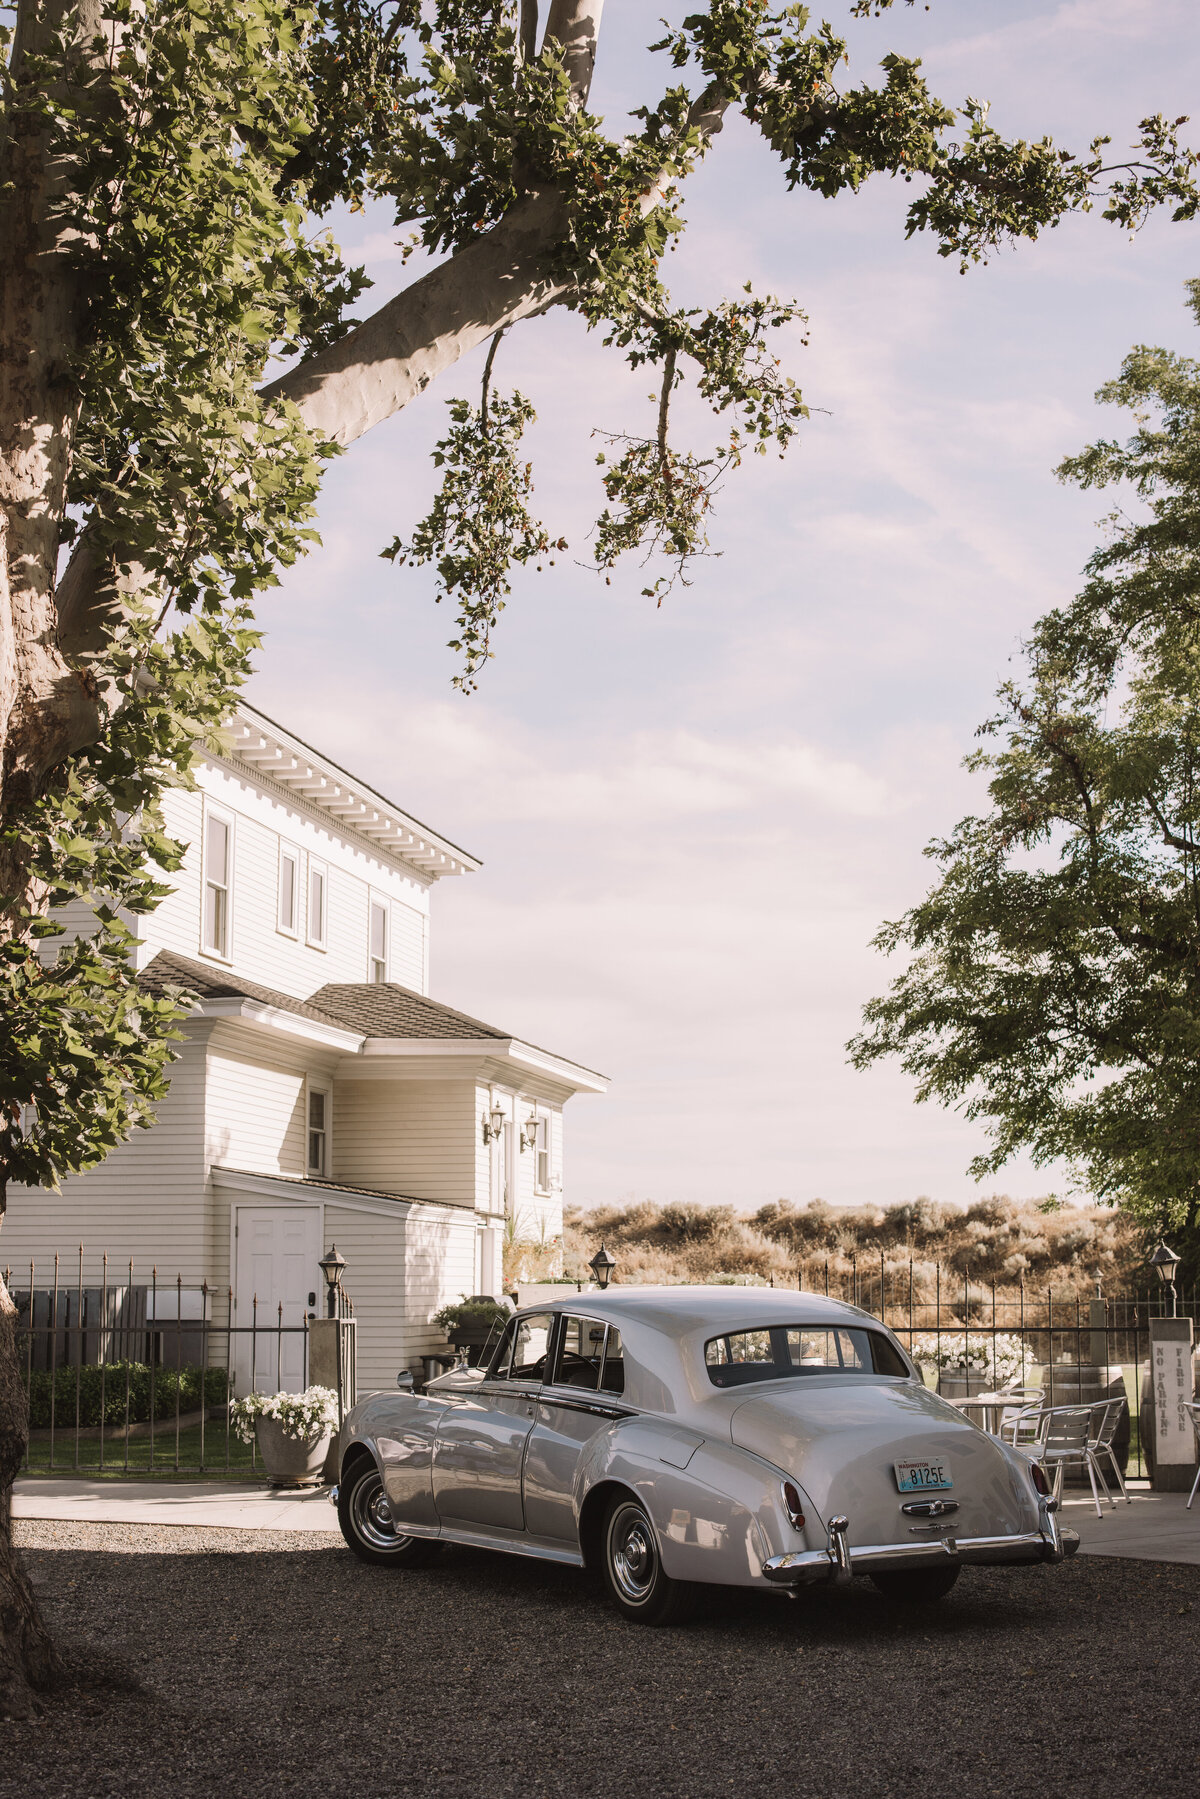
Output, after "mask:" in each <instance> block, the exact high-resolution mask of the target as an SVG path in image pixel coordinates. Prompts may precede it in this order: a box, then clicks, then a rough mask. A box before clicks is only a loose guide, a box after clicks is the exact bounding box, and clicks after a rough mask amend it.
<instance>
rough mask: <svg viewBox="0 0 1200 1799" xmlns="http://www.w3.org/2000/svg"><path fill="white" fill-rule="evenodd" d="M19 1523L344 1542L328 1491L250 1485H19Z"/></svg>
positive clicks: (47, 1482)
mask: <svg viewBox="0 0 1200 1799" xmlns="http://www.w3.org/2000/svg"><path fill="white" fill-rule="evenodd" d="M13 1517H14V1518H58V1519H64V1520H67V1521H69V1522H70V1523H73V1524H201V1525H209V1526H211V1525H224V1526H227V1527H228V1528H229V1529H232V1530H320V1531H331V1532H332V1533H333V1534H334V1535H335V1536H336V1535H339V1534H340V1533H339V1531H338V1521H337V1513H336V1512H335V1511H334V1509H333V1507H332V1506H331V1505H330V1503H329V1488H328V1487H315V1488H313V1489H312V1490H311V1491H301V1490H298V1489H296V1488H291V1489H279V1490H276V1489H274V1488H272V1487H258V1486H253V1485H252V1484H251V1483H250V1482H249V1481H199V1480H189V1481H161V1480H156V1481H148V1480H35V1479H33V1478H31V1477H30V1478H25V1479H22V1480H18V1481H17V1482H16V1483H15V1485H14V1487H13Z"/></svg>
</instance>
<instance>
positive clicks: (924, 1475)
mask: <svg viewBox="0 0 1200 1799" xmlns="http://www.w3.org/2000/svg"><path fill="white" fill-rule="evenodd" d="M892 1467H893V1468H894V1469H895V1471H896V1485H897V1486H898V1487H899V1489H900V1491H901V1492H902V1493H936V1492H938V1491H940V1490H942V1489H944V1488H946V1487H952V1486H953V1485H954V1482H953V1480H952V1479H951V1478H950V1464H949V1462H893V1463H892Z"/></svg>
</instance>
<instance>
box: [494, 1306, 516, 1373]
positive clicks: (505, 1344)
mask: <svg viewBox="0 0 1200 1799" xmlns="http://www.w3.org/2000/svg"><path fill="white" fill-rule="evenodd" d="M516 1335H517V1321H516V1319H515V1318H512V1319H510V1320H509V1322H508V1323H507V1324H506V1325H505V1327H504V1335H503V1336H502V1337H501V1339H500V1347H499V1348H498V1349H497V1351H496V1353H495V1355H494V1356H493V1357H492V1360H491V1363H490V1364H489V1367H488V1379H489V1380H507V1379H508V1374H509V1369H510V1368H511V1367H512V1352H513V1343H514V1342H515V1340H516Z"/></svg>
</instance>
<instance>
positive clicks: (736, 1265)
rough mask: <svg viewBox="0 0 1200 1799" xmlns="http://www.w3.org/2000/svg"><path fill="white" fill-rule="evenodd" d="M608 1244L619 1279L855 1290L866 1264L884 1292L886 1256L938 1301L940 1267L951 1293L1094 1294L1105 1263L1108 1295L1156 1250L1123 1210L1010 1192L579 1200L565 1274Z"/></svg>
mask: <svg viewBox="0 0 1200 1799" xmlns="http://www.w3.org/2000/svg"><path fill="white" fill-rule="evenodd" d="M602 1241H603V1242H604V1243H606V1244H607V1246H608V1248H609V1250H610V1252H611V1253H612V1254H613V1255H614V1256H615V1257H616V1258H617V1264H618V1267H617V1276H616V1278H617V1279H618V1280H620V1281H638V1282H667V1283H674V1282H679V1281H745V1280H747V1279H749V1280H751V1281H755V1282H757V1281H761V1282H762V1283H763V1285H766V1284H767V1283H769V1282H774V1283H775V1284H776V1285H778V1286H794V1285H795V1284H796V1281H797V1278H798V1277H799V1276H802V1277H803V1284H804V1286H805V1287H806V1288H808V1289H809V1290H810V1291H811V1290H813V1289H819V1290H822V1291H823V1290H824V1288H825V1285H826V1275H827V1274H828V1286H829V1291H830V1292H832V1293H837V1294H844V1293H848V1292H849V1289H850V1287H851V1285H852V1282H853V1279H854V1271H855V1267H856V1265H857V1268H858V1273H859V1278H860V1281H863V1282H869V1283H870V1284H871V1286H872V1287H873V1288H874V1290H875V1291H876V1292H877V1291H878V1284H877V1283H878V1280H879V1272H880V1257H881V1255H882V1258H883V1264H884V1273H885V1279H886V1281H887V1283H888V1289H889V1292H891V1291H892V1290H893V1284H894V1283H899V1284H902V1285H903V1287H904V1289H905V1290H907V1286H908V1280H909V1266H910V1263H911V1267H912V1282H913V1297H914V1299H915V1300H916V1302H917V1303H919V1304H929V1303H930V1302H931V1301H932V1300H933V1298H934V1294H935V1291H936V1289H937V1285H938V1265H939V1264H940V1266H941V1283H942V1289H943V1292H945V1291H946V1288H947V1285H948V1283H959V1284H961V1282H962V1281H963V1280H964V1279H966V1280H968V1281H969V1282H970V1283H971V1286H972V1288H974V1287H976V1286H985V1287H986V1286H990V1285H991V1283H993V1282H994V1283H995V1284H996V1286H997V1287H998V1288H1002V1289H1009V1288H1013V1289H1015V1288H1018V1287H1020V1286H1021V1285H1022V1284H1023V1285H1024V1287H1025V1288H1026V1290H1027V1291H1028V1290H1029V1289H1031V1288H1032V1289H1041V1290H1042V1291H1043V1292H1044V1291H1045V1289H1046V1288H1047V1287H1052V1288H1053V1290H1054V1292H1055V1294H1058V1293H1063V1294H1071V1293H1076V1294H1079V1295H1080V1296H1083V1295H1085V1294H1087V1293H1091V1292H1094V1291H1095V1279H1096V1271H1097V1270H1099V1273H1100V1278H1101V1280H1102V1281H1103V1284H1104V1287H1105V1289H1106V1290H1107V1291H1109V1292H1122V1291H1129V1290H1131V1289H1132V1288H1133V1287H1135V1286H1137V1287H1141V1286H1143V1285H1144V1284H1145V1281H1144V1276H1143V1275H1142V1273H1141V1269H1142V1264H1143V1257H1144V1254H1145V1247H1144V1243H1143V1239H1142V1236H1141V1233H1140V1231H1139V1229H1138V1227H1137V1226H1136V1225H1134V1224H1133V1223H1132V1222H1131V1221H1130V1220H1129V1219H1127V1218H1125V1217H1124V1216H1123V1215H1122V1214H1120V1213H1116V1212H1107V1211H1095V1210H1092V1209H1091V1208H1088V1209H1086V1210H1085V1209H1083V1208H1077V1207H1072V1206H1065V1205H1064V1206H1060V1205H1059V1204H1058V1203H1057V1202H1056V1201H1053V1200H1050V1201H1043V1202H1042V1204H1041V1205H1040V1206H1039V1205H1037V1204H1030V1203H1028V1202H1027V1203H1024V1204H1018V1203H1017V1202H1015V1201H1013V1200H1010V1199H1006V1198H1004V1197H1002V1196H995V1197H992V1198H988V1199H980V1200H977V1201H976V1202H975V1204H974V1205H972V1206H970V1207H968V1208H967V1209H966V1210H965V1211H959V1210H957V1209H956V1208H954V1207H951V1206H945V1205H940V1204H938V1203H937V1202H936V1201H934V1200H930V1199H916V1200H913V1201H911V1202H910V1203H908V1204H906V1205H896V1206H881V1207H878V1208H871V1209H869V1210H857V1211H847V1210H845V1209H843V1208H841V1207H835V1206H830V1205H826V1204H825V1203H824V1202H823V1201H822V1200H819V1199H816V1200H813V1201H812V1202H811V1204H809V1205H806V1206H797V1205H793V1204H791V1203H790V1202H789V1201H787V1200H779V1201H777V1202H774V1203H772V1204H771V1205H766V1206H763V1207H761V1208H760V1210H759V1211H757V1212H754V1213H739V1212H736V1211H735V1210H734V1209H733V1207H732V1206H703V1205H689V1204H673V1205H655V1204H653V1203H652V1202H651V1201H648V1200H647V1201H642V1202H639V1203H637V1204H634V1205H626V1206H598V1207H595V1208H594V1209H593V1210H591V1211H588V1212H583V1211H580V1210H579V1209H578V1208H572V1209H570V1210H569V1211H568V1213H567V1215H566V1221H565V1232H564V1238H563V1266H564V1273H565V1274H566V1275H568V1276H570V1277H572V1278H575V1279H579V1278H586V1272H587V1262H588V1260H589V1259H590V1257H591V1256H593V1255H594V1254H595V1252H596V1250H597V1249H598V1248H599V1246H600V1243H601V1242H602Z"/></svg>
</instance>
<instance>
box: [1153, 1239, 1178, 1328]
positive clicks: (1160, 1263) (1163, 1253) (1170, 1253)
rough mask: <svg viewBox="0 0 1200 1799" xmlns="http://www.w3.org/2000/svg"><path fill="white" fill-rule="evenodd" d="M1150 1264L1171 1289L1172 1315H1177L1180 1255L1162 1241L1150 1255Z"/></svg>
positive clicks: (1164, 1283)
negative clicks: (1176, 1279) (1177, 1282)
mask: <svg viewBox="0 0 1200 1799" xmlns="http://www.w3.org/2000/svg"><path fill="white" fill-rule="evenodd" d="M1150 1266H1151V1268H1153V1270H1154V1272H1155V1274H1157V1276H1158V1278H1159V1280H1160V1281H1162V1283H1163V1285H1164V1286H1166V1287H1170V1289H1171V1316H1172V1318H1174V1317H1175V1316H1176V1315H1177V1311H1178V1306H1179V1301H1178V1299H1177V1298H1176V1296H1175V1270H1176V1269H1177V1268H1178V1267H1179V1257H1178V1256H1177V1255H1176V1254H1175V1251H1174V1250H1173V1249H1168V1248H1167V1246H1166V1244H1165V1243H1160V1244H1159V1246H1158V1248H1157V1249H1156V1250H1155V1252H1154V1254H1153V1255H1152V1256H1151V1257H1150Z"/></svg>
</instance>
